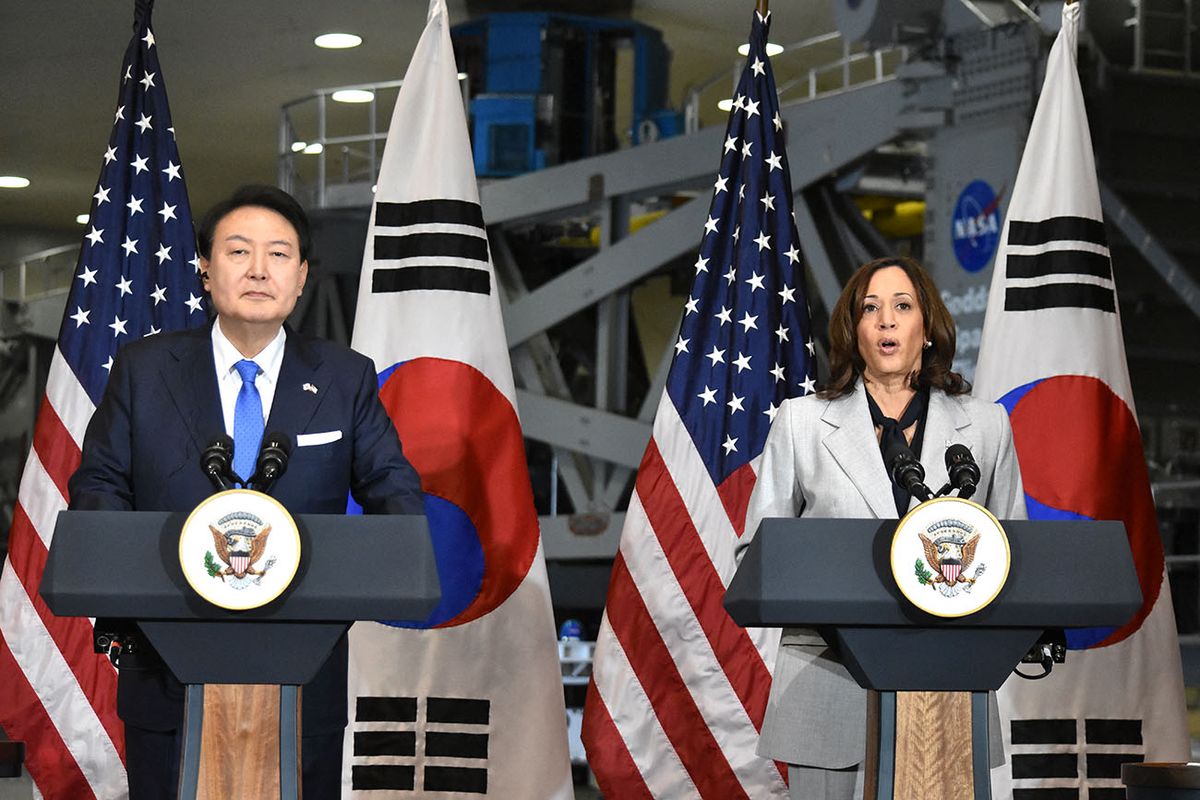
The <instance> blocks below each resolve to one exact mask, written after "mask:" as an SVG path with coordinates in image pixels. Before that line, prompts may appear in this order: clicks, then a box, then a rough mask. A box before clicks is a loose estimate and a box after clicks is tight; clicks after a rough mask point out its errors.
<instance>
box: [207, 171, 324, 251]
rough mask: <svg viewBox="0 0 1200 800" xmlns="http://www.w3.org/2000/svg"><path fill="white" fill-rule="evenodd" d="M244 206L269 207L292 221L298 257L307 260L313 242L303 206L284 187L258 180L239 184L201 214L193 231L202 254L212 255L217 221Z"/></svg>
mask: <svg viewBox="0 0 1200 800" xmlns="http://www.w3.org/2000/svg"><path fill="white" fill-rule="evenodd" d="M246 206H258V207H260V208H266V209H269V210H270V211H274V212H275V213H276V214H279V215H280V216H281V217H283V218H284V219H286V220H287V221H288V222H289V223H291V225H292V227H293V228H295V229H296V238H298V239H299V240H300V260H301V261H307V260H308V251H309V248H310V247H311V246H312V232H311V230H310V229H309V226H308V215H307V214H305V213H304V209H303V208H301V207H300V204H299V203H297V202H296V199H295V198H294V197H292V196H291V195H290V194H288V193H287V192H285V191H284V190H283V189H279V188H276V187H274V186H262V185H257V184H251V185H249V186H242V187H241V188H239V189H237V190H236V191H235V192H234V193H233V194H232V195H230V196H229V197H228V198H227V199H225V200H222V201H221V202H219V203H217V204H216V205H215V206H213V207H212V208H211V209H209V212H208V213H207V214H205V215H204V220H203V221H202V222H201V223H200V228H199V229H198V230H197V231H196V244H197V246H198V249H199V250H200V256H201V257H202V258H204V259H205V260H208V259H209V258H211V257H212V245H213V236H214V235H216V232H217V225H218V223H220V222H221V220H223V219H224V218H225V217H226V216H228V215H229V214H230V213H231V212H233V211H237V210H238V209H239V208H245V207H246Z"/></svg>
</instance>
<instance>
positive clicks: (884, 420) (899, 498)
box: [864, 387, 929, 517]
mask: <svg viewBox="0 0 1200 800" xmlns="http://www.w3.org/2000/svg"><path fill="white" fill-rule="evenodd" d="M864 389H865V387H864ZM867 408H868V409H869V410H870V412H871V424H873V425H875V426H878V427H882V428H883V435H881V436H880V437H879V455H880V458H882V457H883V454H884V453H886V452H888V449H889V444H890V443H894V445H893V446H898V445H903V446H905V447H907V448H908V449H909V450H911V451H912V454H913V455H914V456H916V457H917V458H918V459H920V458H921V439H922V438H923V437H924V434H925V418H926V417H927V416H928V415H929V414H928V412H929V389H928V387H926V388H923V389H918V390H917V393H916V394H915V395H913V398H912V400H909V401H908V407H907V408H905V409H904V413H903V414H901V415H900V419H898V420H897V419H892V418H891V417H887V416H884V414H883V412H882V411H881V410H880V409H879V404H878V403H876V402H875V398H873V397H871V393H870V392H867ZM914 422H915V423H917V429H916V431H914V432H913V438H912V444H911V445H910V444H909V443H908V441H907V440H906V439H905V438H904V432H905V431H906V430H908V429H909V428H910V427H911V426H912V424H913V423H914ZM883 466H884V468H885V469H886V468H887V463H886V462H885V463H884V465H883ZM888 477H889V478H891V476H890V475H889V476H888ZM892 497H893V498H894V499H895V501H896V514H897V515H898V516H901V517H903V516H904V515H905V514H906V513H908V501H909V497H910V495H909V494H908V492H907V491H905V489H904V487H903V486H901V485H900V484H898V483H896V482H895V481H892Z"/></svg>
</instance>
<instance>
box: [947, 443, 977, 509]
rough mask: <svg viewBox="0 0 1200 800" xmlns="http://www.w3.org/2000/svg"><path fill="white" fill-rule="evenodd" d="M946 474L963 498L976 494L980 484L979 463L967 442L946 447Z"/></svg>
mask: <svg viewBox="0 0 1200 800" xmlns="http://www.w3.org/2000/svg"><path fill="white" fill-rule="evenodd" d="M946 474H948V475H949V476H950V484H951V485H952V486H953V487H954V488H955V489H958V496H959V497H961V498H962V499H963V500H967V499H969V498H970V497H971V495H973V494H975V488H976V487H977V486H979V477H980V473H979V465H978V464H976V463H975V458H974V456H972V455H971V451H970V450H968V449H967V446H966V445H965V444H952V445H950V446H949V447H947V448H946Z"/></svg>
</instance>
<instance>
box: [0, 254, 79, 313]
mask: <svg viewBox="0 0 1200 800" xmlns="http://www.w3.org/2000/svg"><path fill="white" fill-rule="evenodd" d="M78 261H79V245H78V244H68V245H63V246H62V247H51V248H50V249H49V250H40V251H38V252H36V253H32V254H30V255H28V256H25V257H24V258H22V259H20V260H19V261H15V262H13V263H11V264H4V265H0V300H8V301H12V302H17V303H24V302H27V301H29V300H37V299H39V298H43V297H50V296H52V295H56V294H63V293H66V292H67V291H68V290H69V289H70V288H71V279H72V278H73V277H74V275H75V265H76V263H77V262H78Z"/></svg>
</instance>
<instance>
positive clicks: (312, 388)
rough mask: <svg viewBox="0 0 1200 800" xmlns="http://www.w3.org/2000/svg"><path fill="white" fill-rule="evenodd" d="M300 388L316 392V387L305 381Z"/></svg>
mask: <svg viewBox="0 0 1200 800" xmlns="http://www.w3.org/2000/svg"><path fill="white" fill-rule="evenodd" d="M300 388H301V389H303V390H304V391H306V392H312V393H313V394H316V393H317V387H315V386H313V385H312V384H311V383H306V384H304V385H303V386H301V387H300Z"/></svg>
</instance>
